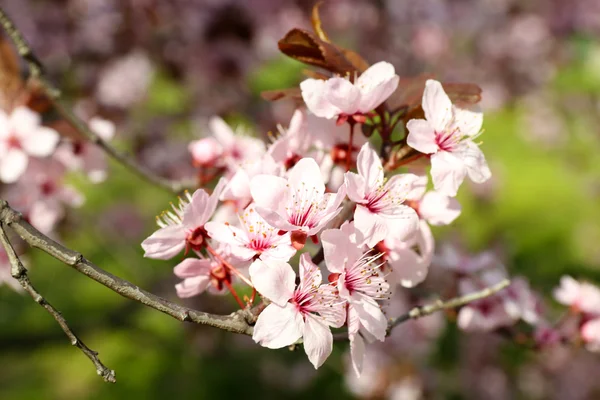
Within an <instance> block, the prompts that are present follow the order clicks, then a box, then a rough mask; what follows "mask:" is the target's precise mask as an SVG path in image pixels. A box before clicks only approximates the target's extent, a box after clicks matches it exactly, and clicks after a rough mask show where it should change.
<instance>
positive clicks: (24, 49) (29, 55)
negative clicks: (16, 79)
mask: <svg viewBox="0 0 600 400" xmlns="http://www.w3.org/2000/svg"><path fill="white" fill-rule="evenodd" d="M0 24H1V25H2V27H3V29H4V31H5V32H6V34H7V35H8V36H9V37H10V38H11V40H12V41H13V43H14V44H15V47H16V49H17V52H18V53H19V55H20V56H21V57H22V58H23V59H24V60H25V61H26V62H27V66H28V68H29V75H30V78H32V79H35V80H37V81H38V82H39V84H40V88H41V89H42V91H43V92H44V93H45V94H46V96H48V99H49V100H50V101H51V102H52V104H53V105H54V108H55V109H56V111H57V112H58V113H59V114H60V115H61V116H62V117H63V118H64V119H65V120H66V121H67V122H68V123H70V124H71V125H72V126H73V127H74V128H75V129H76V130H77V131H78V132H79V133H81V134H82V135H83V136H84V137H86V138H87V139H88V140H89V141H90V142H92V143H94V144H96V145H97V146H98V147H100V148H101V149H102V150H103V151H104V152H105V153H106V154H108V155H109V156H110V157H112V158H113V159H114V160H115V161H117V162H118V163H120V164H122V165H124V166H125V167H126V168H127V169H129V170H130V171H131V172H133V173H135V174H136V175H138V176H139V177H141V178H142V179H144V180H145V181H147V182H149V183H151V184H153V185H155V186H158V187H160V188H162V189H164V190H167V191H169V192H174V193H180V192H182V191H183V190H185V189H191V188H194V187H195V183H194V182H193V181H191V180H190V181H181V182H180V181H172V180H169V179H166V178H162V177H160V176H157V175H156V174H154V173H153V172H152V171H150V170H149V169H147V168H146V167H144V166H142V165H140V164H138V163H137V162H136V161H134V159H133V158H132V157H131V156H129V155H127V154H125V153H123V152H120V151H118V150H117V149H115V148H114V147H112V146H111V145H110V144H108V143H107V142H106V141H104V140H103V139H102V138H101V137H100V136H98V135H97V134H96V133H95V132H94V131H93V130H91V129H90V128H89V126H88V124H87V123H86V122H84V121H83V120H81V119H80V118H79V117H77V115H75V113H73V111H72V110H71V108H70V107H68V106H67V105H66V103H65V102H64V100H63V99H62V97H61V93H60V90H58V89H57V88H55V87H54V86H53V85H52V83H51V82H50V81H49V80H48V79H47V78H46V77H45V76H44V68H43V65H42V63H41V62H40V61H39V59H38V58H37V57H36V56H35V54H34V53H33V51H32V50H31V47H30V46H29V44H27V41H26V40H25V38H24V37H23V35H22V34H21V32H20V31H19V30H18V29H17V27H16V26H15V24H14V23H13V22H12V20H11V19H10V18H9V17H8V15H7V14H6V13H5V12H4V10H3V9H2V8H0Z"/></svg>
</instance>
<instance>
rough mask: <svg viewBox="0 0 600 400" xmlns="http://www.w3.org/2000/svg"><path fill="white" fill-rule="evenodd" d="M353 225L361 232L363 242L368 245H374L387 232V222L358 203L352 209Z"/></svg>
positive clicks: (383, 237)
mask: <svg viewBox="0 0 600 400" xmlns="http://www.w3.org/2000/svg"><path fill="white" fill-rule="evenodd" d="M354 226H355V227H356V230H358V231H359V232H360V233H361V234H362V236H363V237H364V239H365V244H366V245H367V246H369V247H373V246H375V245H376V244H377V243H379V242H380V241H382V240H383V239H385V237H386V236H387V234H388V222H387V221H386V220H385V219H384V218H382V217H381V216H379V215H378V214H374V213H372V212H371V211H369V209H368V208H366V207H363V206H361V205H360V204H359V205H357V206H356V210H355V211H354Z"/></svg>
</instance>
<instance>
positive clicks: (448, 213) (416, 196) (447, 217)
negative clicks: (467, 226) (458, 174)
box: [406, 175, 461, 226]
mask: <svg viewBox="0 0 600 400" xmlns="http://www.w3.org/2000/svg"><path fill="white" fill-rule="evenodd" d="M407 184H408V187H407V194H406V204H408V205H409V206H411V207H412V208H413V209H414V210H415V211H416V212H417V214H418V215H419V217H420V218H421V219H424V220H425V221H427V222H428V223H429V224H431V225H434V226H439V225H449V224H451V223H452V222H453V221H454V220H455V219H456V218H458V216H459V215H460V212H461V207H460V204H459V203H458V201H457V200H456V199H455V198H453V197H449V196H446V195H445V194H443V193H440V192H438V191H435V190H431V191H426V190H427V176H426V175H412V179H411V180H407Z"/></svg>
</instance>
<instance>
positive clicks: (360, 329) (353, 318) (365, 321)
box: [321, 223, 389, 375]
mask: <svg viewBox="0 0 600 400" xmlns="http://www.w3.org/2000/svg"><path fill="white" fill-rule="evenodd" d="M353 230H354V232H352V231H353ZM321 241H322V242H323V251H324V256H325V264H326V266H327V269H328V270H329V271H330V272H331V273H332V274H331V275H330V276H329V281H331V282H337V288H338V290H339V292H340V297H341V298H342V299H344V300H346V301H347V302H348V337H349V339H350V352H351V355H352V364H353V366H354V370H355V372H356V374H357V375H360V371H361V370H362V363H363V358H364V352H365V344H364V340H363V337H364V338H366V339H367V340H369V341H373V340H379V341H383V340H384V339H385V334H386V329H387V319H386V317H385V315H384V314H383V311H382V310H381V307H380V306H379V304H378V303H377V301H379V300H382V299H387V298H388V295H389V284H388V282H387V281H386V279H385V276H384V274H383V272H382V271H381V270H380V267H381V265H382V263H381V260H380V258H381V254H375V255H373V254H370V253H364V252H363V249H364V239H363V238H362V235H361V233H360V231H358V230H357V229H355V228H354V226H353V224H351V223H347V224H344V225H343V226H342V227H340V229H327V230H325V231H323V233H322V234H321Z"/></svg>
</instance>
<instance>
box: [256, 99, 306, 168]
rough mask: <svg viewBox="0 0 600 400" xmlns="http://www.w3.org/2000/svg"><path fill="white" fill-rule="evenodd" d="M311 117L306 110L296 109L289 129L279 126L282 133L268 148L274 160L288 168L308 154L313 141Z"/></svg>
mask: <svg viewBox="0 0 600 400" xmlns="http://www.w3.org/2000/svg"><path fill="white" fill-rule="evenodd" d="M309 118H310V117H309V116H308V115H307V112H306V110H303V109H297V110H296V111H294V114H293V115H292V119H291V120H290V124H289V127H288V129H284V128H283V127H281V126H278V128H279V131H280V133H281V135H280V136H279V137H278V138H277V139H276V140H275V141H274V142H273V143H272V144H271V146H269V149H268V150H267V152H268V154H270V155H271V157H273V160H275V161H276V162H279V163H282V164H284V165H285V167H286V169H290V168H292V167H293V166H294V165H295V164H296V162H298V161H299V160H300V159H301V158H302V157H304V156H305V155H308V150H309V149H310V147H311V146H312V141H313V137H312V135H311V134H310V131H309V127H308V124H309V123H308V119H309ZM312 118H315V117H314V116H312Z"/></svg>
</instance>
